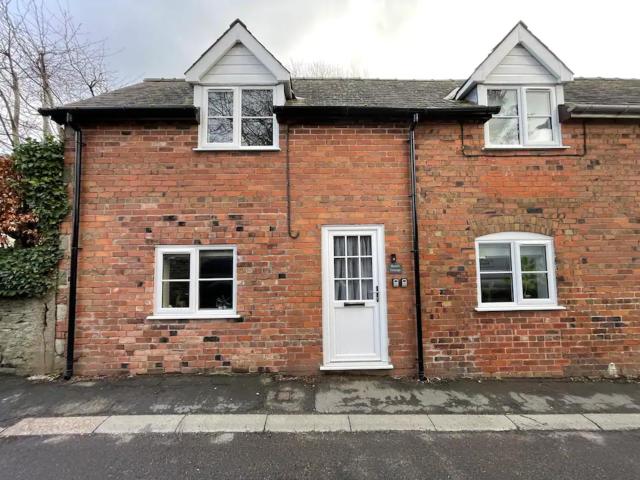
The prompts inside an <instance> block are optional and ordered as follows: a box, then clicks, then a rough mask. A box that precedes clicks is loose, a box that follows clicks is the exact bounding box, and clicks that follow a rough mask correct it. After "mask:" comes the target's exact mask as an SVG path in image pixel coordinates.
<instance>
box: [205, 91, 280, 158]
mask: <svg viewBox="0 0 640 480" xmlns="http://www.w3.org/2000/svg"><path fill="white" fill-rule="evenodd" d="M273 97H274V88H273V87H215V88H213V87H212V88H207V89H206V97H205V99H206V104H205V105H204V108H203V110H204V111H206V116H204V115H203V118H202V121H203V122H204V123H205V127H204V129H203V130H204V132H205V133H206V138H205V139H204V141H203V142H202V145H203V146H204V147H209V148H220V149H234V148H248V149H251V148H256V149H260V148H265V147H275V146H277V131H278V129H277V123H276V119H275V116H274V113H273Z"/></svg>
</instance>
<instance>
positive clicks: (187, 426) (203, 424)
mask: <svg viewBox="0 0 640 480" xmlns="http://www.w3.org/2000/svg"><path fill="white" fill-rule="evenodd" d="M266 421H267V416H266V415H256V414H233V415H187V416H186V417H185V418H184V420H183V421H182V423H181V424H180V428H179V431H180V432H183V433H201V432H229V433H236V432H262V431H264V425H265V423H266Z"/></svg>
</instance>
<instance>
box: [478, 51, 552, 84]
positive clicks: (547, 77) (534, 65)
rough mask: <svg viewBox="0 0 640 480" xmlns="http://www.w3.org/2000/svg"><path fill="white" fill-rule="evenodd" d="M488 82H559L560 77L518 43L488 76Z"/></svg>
mask: <svg viewBox="0 0 640 480" xmlns="http://www.w3.org/2000/svg"><path fill="white" fill-rule="evenodd" d="M486 82H487V83H511V84H514V83H534V84H538V83H558V79H557V78H556V77H555V76H554V75H553V74H552V73H551V72H549V70H547V68H546V67H545V66H544V65H542V63H540V62H539V61H538V60H537V59H536V58H535V57H534V56H533V55H531V53H529V50H527V49H526V48H525V47H523V46H522V45H516V46H515V47H513V48H512V49H511V51H510V52H509V53H507V55H505V57H504V58H503V59H502V60H501V61H500V63H498V65H497V66H496V67H495V68H494V69H493V71H492V72H491V73H490V74H489V75H488V76H487V79H486Z"/></svg>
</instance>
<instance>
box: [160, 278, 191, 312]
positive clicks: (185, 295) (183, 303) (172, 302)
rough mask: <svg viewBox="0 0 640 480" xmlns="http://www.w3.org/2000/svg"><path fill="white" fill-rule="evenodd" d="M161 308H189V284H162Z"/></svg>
mask: <svg viewBox="0 0 640 480" xmlns="http://www.w3.org/2000/svg"><path fill="white" fill-rule="evenodd" d="M162 308H189V282H170V281H167V282H162Z"/></svg>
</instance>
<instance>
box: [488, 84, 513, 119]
mask: <svg viewBox="0 0 640 480" xmlns="http://www.w3.org/2000/svg"><path fill="white" fill-rule="evenodd" d="M487 100H488V103H489V106H491V107H501V108H500V112H499V113H498V115H513V116H517V115H518V92H517V91H516V90H487Z"/></svg>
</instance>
